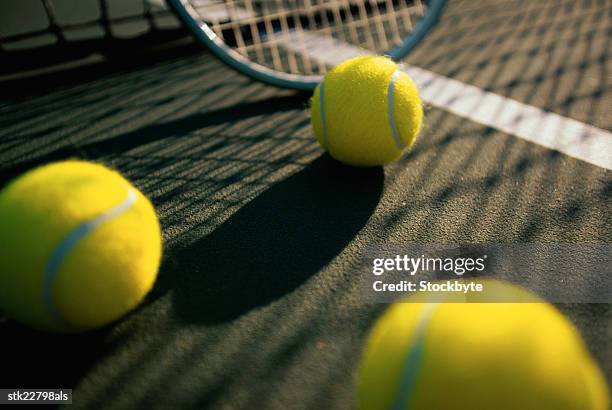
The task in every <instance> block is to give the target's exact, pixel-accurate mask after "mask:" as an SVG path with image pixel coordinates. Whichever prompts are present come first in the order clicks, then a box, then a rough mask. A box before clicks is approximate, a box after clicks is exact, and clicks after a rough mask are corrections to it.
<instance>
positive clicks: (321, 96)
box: [319, 80, 329, 151]
mask: <svg viewBox="0 0 612 410" xmlns="http://www.w3.org/2000/svg"><path fill="white" fill-rule="evenodd" d="M319 110H320V111H321V127H322V128H323V148H325V149H326V150H328V151H329V148H328V147H329V141H328V140H327V124H326V121H325V80H323V81H322V82H321V86H320V88H319Z"/></svg>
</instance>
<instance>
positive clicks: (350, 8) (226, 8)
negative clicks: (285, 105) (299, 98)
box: [191, 0, 426, 74]
mask: <svg viewBox="0 0 612 410" xmlns="http://www.w3.org/2000/svg"><path fill="white" fill-rule="evenodd" d="M191 6H192V9H193V10H195V11H196V13H197V15H198V17H199V19H200V21H202V22H204V23H206V24H208V25H209V26H210V27H211V28H212V30H213V31H214V32H215V34H216V35H217V36H218V37H219V38H220V39H221V40H222V41H223V42H224V43H225V44H227V45H228V46H229V47H231V48H233V49H234V50H235V51H237V52H238V53H240V54H242V55H243V56H245V57H247V58H248V59H249V60H251V61H254V62H256V63H258V64H261V65H264V66H268V67H270V68H272V69H274V70H278V71H283V72H288V73H295V74H321V73H324V72H325V71H326V69H327V67H326V65H325V64H324V63H323V62H321V61H319V60H317V59H316V58H312V56H311V54H312V53H308V52H297V51H296V50H304V51H305V50H307V49H308V47H309V46H312V45H313V35H314V36H323V37H329V38H332V39H335V40H338V41H342V42H344V43H347V44H350V45H353V46H356V47H360V48H363V49H366V50H368V51H370V52H374V53H384V52H386V51H388V50H389V49H391V48H393V47H395V46H398V45H400V44H401V43H402V41H403V39H404V38H405V37H406V36H407V35H408V34H410V32H411V31H412V30H413V29H414V26H415V23H416V22H418V20H419V19H420V18H422V16H423V15H424V14H425V12H426V2H424V1H423V0H300V1H295V0H294V1H291V0H226V1H220V0H192V2H191Z"/></svg>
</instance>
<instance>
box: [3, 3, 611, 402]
mask: <svg viewBox="0 0 612 410" xmlns="http://www.w3.org/2000/svg"><path fill="white" fill-rule="evenodd" d="M524 3H530V2H511V1H508V0H495V1H490V2H486V3H484V4H483V5H481V6H479V7H476V6H472V5H471V4H472V2H470V1H468V0H465V1H451V2H449V4H448V6H447V7H446V9H445V11H444V14H443V16H442V18H441V21H440V23H439V24H438V25H437V26H436V27H435V28H434V29H433V30H432V32H431V33H430V35H429V36H428V37H427V38H426V39H425V40H424V41H423V42H422V43H421V44H419V46H418V47H417V48H416V49H415V51H414V52H413V53H411V54H410V55H409V57H408V58H407V59H406V62H408V63H409V64H411V65H414V66H418V67H420V68H423V69H426V70H429V71H432V72H435V73H437V74H439V75H441V76H444V77H447V78H452V79H456V80H459V81H461V82H463V83H466V84H471V85H474V86H477V87H479V88H481V89H484V90H487V91H490V92H493V93H496V94H499V95H503V96H505V97H508V98H512V99H514V100H517V101H520V102H522V103H525V104H528V105H531V106H535V107H538V108H540V109H543V110H546V111H550V112H554V113H557V114H560V115H563V116H565V117H569V118H573V119H575V120H578V121H580V122H583V123H586V124H590V125H593V126H595V127H598V128H600V129H603V130H608V131H609V130H610V129H611V128H612V116H611V114H610V107H612V87H611V85H610V72H611V71H612V53H611V51H610V50H612V47H610V39H611V38H612V36H611V35H610V34H611V30H612V17H611V16H612V13H611V12H612V9H611V7H610V4H609V3H608V2H605V1H604V2H601V1H600V2H597V1H582V2H581V1H579V2H574V1H572V2H537V7H536V6H534V5H532V6H530V7H527V6H524ZM523 6H524V7H523ZM178 31H179V32H180V30H178ZM172 33H173V34H172V35H173V36H175V37H173V38H172V41H167V42H165V43H164V44H163V45H160V46H159V47H152V46H149V47H142V48H138V49H134V50H133V52H126V50H122V51H121V52H120V53H117V55H114V54H112V53H110V54H107V55H105V56H104V55H103V56H102V57H99V58H98V57H94V58H90V57H88V58H87V59H85V60H83V61H81V62H77V63H74V62H72V63H70V64H66V65H64V66H62V68H61V69H57V70H46V69H42V70H39V71H36V72H34V73H33V74H32V73H23V72H19V71H17V74H11V75H9V74H7V73H5V72H3V77H0V78H2V81H1V82H0V159H1V161H0V186H4V185H5V184H6V183H7V182H8V181H9V180H11V179H12V178H13V177H15V176H17V175H19V174H20V173H22V172H24V171H26V170H28V169H30V168H32V167H34V166H36V165H39V164H42V163H46V162H50V161H53V160H61V159H66V158H82V159H89V160H93V161H100V162H103V163H105V164H108V165H110V166H113V167H116V168H117V169H119V170H120V171H122V173H124V175H125V176H126V177H128V178H129V179H130V180H132V181H133V182H134V183H135V185H136V186H137V187H138V188H139V189H141V190H142V191H143V192H144V193H145V194H147V195H148V196H149V197H150V198H151V200H152V202H153V203H154V205H155V207H156V209H157V211H158V214H159V217H160V220H161V223H162V226H163V237H164V257H163V263H162V268H161V271H160V275H159V279H158V282H157V283H156V285H155V288H154V289H153V291H152V292H151V293H150V294H149V295H148V297H147V299H146V301H145V302H144V303H143V304H142V306H140V307H139V308H138V309H137V310H135V311H134V312H133V313H131V314H129V315H128V316H127V317H126V318H125V319H123V320H121V321H119V322H117V323H115V324H113V325H111V326H109V327H107V328H104V329H101V330H98V331H94V332H89V333H86V334H82V335H70V336H66V335H50V334H42V333H38V332H35V331H31V330H28V329H25V328H23V327H21V326H20V325H18V324H16V323H14V322H12V321H9V320H2V321H0V340H1V346H2V348H1V349H0V363H1V365H0V368H1V369H2V372H1V374H2V375H1V376H0V385H2V386H6V387H21V388H26V387H30V388H51V387H53V388H55V387H64V388H73V389H74V400H73V404H72V407H70V408H74V409H133V408H142V409H162V408H164V409H165V408H175V409H179V408H194V409H203V408H212V409H242V408H249V409H349V408H352V407H353V406H354V376H355V370H356V368H357V365H358V361H359V357H360V353H361V349H362V344H363V342H364V340H365V337H366V335H367V332H368V330H369V328H370V326H371V325H372V323H373V321H374V320H375V319H376V317H377V316H378V315H379V314H380V313H381V312H382V310H383V309H384V308H385V306H384V305H371V304H367V303H365V302H364V301H363V300H362V297H361V294H360V289H359V287H358V281H357V279H356V277H357V275H358V274H359V272H361V270H362V269H363V266H362V264H363V263H365V262H364V260H363V258H362V256H363V252H364V249H365V248H366V247H367V246H370V245H372V244H378V245H381V246H385V245H391V244H402V243H409V242H414V243H506V242H507V243H514V242H564V243H574V242H606V243H609V242H612V224H611V215H612V208H611V203H612V202H611V199H612V198H611V196H612V174H611V171H610V170H607V169H604V168H601V167H597V166H595V165H591V164H589V163H587V162H584V161H581V160H578V159H575V158H572V157H570V156H568V155H565V154H563V153H561V152H558V151H554V150H550V149H547V148H545V147H542V146H539V145H537V144H534V143H531V142H528V141H524V140H522V139H519V138H517V137H515V136H512V135H508V134H505V133H504V132H502V131H499V130H497V129H495V128H493V127H487V126H484V125H480V124H478V123H475V122H472V121H470V120H468V119H465V118H462V117H459V116H456V115H454V114H452V113H449V112H448V111H445V110H443V109H441V108H437V107H435V106H430V105H427V106H426V114H425V115H426V116H425V127H424V130H423V131H422V133H421V135H420V138H419V141H418V142H417V144H416V145H415V146H414V148H413V149H412V150H411V151H410V152H409V153H407V154H406V155H404V156H403V157H402V158H401V159H400V160H399V161H397V162H395V163H393V164H391V165H388V166H386V167H384V168H371V169H355V168H348V167H345V166H342V165H340V164H338V163H336V162H335V161H333V160H332V159H331V158H329V157H328V156H327V155H326V154H324V153H323V151H322V150H321V148H320V147H319V146H318V144H317V143H316V141H315V139H314V137H313V133H312V129H311V126H310V120H309V110H308V104H309V98H310V95H309V94H308V93H299V92H293V91H288V90H281V89H277V88H274V87H270V86H266V85H263V84H260V83H257V82H253V81H252V80H250V79H248V78H246V77H244V76H242V75H240V74H238V73H236V72H235V71H233V70H231V69H230V68H228V67H226V66H225V65H223V64H222V63H220V62H219V61H218V60H217V59H215V58H214V57H213V56H211V55H210V54H209V53H208V52H206V51H205V50H203V49H202V48H201V47H200V46H199V45H197V44H195V43H193V42H192V40H191V39H190V37H189V36H187V35H186V34H185V33H179V34H176V33H175V32H172ZM138 47H140V45H138ZM3 57H4V56H3ZM9 57H10V55H9ZM79 61H80V60H79ZM610 155H612V152H611V153H610ZM585 280H588V278H585ZM558 307H559V309H560V310H561V311H563V312H564V313H565V314H566V315H567V316H568V317H569V318H570V320H571V321H572V322H573V323H574V324H575V325H576V326H577V327H578V328H579V329H580V331H581V333H582V334H583V336H584V338H585V340H586V342H587V344H588V347H589V349H590V350H591V352H592V353H593V355H594V356H595V357H596V359H597V361H598V363H599V364H600V366H601V367H602V368H603V370H604V372H605V374H606V376H607V377H608V380H612V309H611V308H610V305H609V304H560V305H558ZM550 342H551V343H555V341H554V340H551V341H550Z"/></svg>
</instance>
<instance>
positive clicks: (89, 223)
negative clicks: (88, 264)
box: [43, 188, 138, 326]
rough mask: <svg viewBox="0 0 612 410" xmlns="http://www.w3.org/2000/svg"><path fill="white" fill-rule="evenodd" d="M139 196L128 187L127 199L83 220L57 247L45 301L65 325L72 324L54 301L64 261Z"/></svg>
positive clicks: (46, 281) (45, 283) (50, 262)
mask: <svg viewBox="0 0 612 410" xmlns="http://www.w3.org/2000/svg"><path fill="white" fill-rule="evenodd" d="M137 198H138V196H137V195H136V192H135V191H134V190H133V189H129V188H128V193H127V197H126V199H125V200H124V201H123V202H121V203H119V204H118V205H116V206H114V207H112V208H110V209H109V210H107V211H106V212H104V213H102V214H101V215H98V216H97V217H95V218H93V219H89V220H86V221H84V222H81V223H80V224H79V225H77V226H76V228H74V229H73V230H72V231H70V232H69V233H68V235H66V237H65V238H64V239H63V240H62V241H61V242H60V243H59V244H58V245H57V246H56V247H55V249H54V250H53V252H52V253H51V256H50V257H49V259H48V261H47V264H46V265H45V272H44V280H43V303H44V305H45V307H46V310H47V312H48V313H49V315H50V316H51V317H52V318H53V319H54V320H56V321H57V322H59V323H62V324H63V325H68V326H69V325H70V324H69V321H68V320H67V319H66V318H65V317H64V315H62V313H61V312H60V311H59V309H57V308H56V306H55V304H54V303H53V285H54V284H55V279H56V277H57V274H58V272H59V270H60V267H61V264H62V262H63V261H64V260H65V258H66V256H68V254H69V253H70V251H71V250H72V249H73V248H74V247H75V246H76V245H77V244H78V243H79V242H80V241H81V240H82V239H83V238H85V237H86V236H87V235H88V234H89V233H90V232H92V231H93V230H94V229H96V228H97V227H98V226H100V225H102V224H103V223H104V222H107V221H109V220H111V219H113V218H116V217H118V216H120V215H121V214H123V213H124V212H126V211H127V210H128V209H130V208H131V207H132V206H133V205H134V204H135V203H136V200H137Z"/></svg>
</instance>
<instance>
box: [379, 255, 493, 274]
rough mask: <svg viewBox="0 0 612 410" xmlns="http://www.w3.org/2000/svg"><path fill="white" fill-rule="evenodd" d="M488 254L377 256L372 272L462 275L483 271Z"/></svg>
mask: <svg viewBox="0 0 612 410" xmlns="http://www.w3.org/2000/svg"><path fill="white" fill-rule="evenodd" d="M486 260H487V255H482V256H481V257H477V258H476V257H457V258H451V257H447V258H441V257H426V256H425V255H421V256H419V257H417V258H414V257H410V256H408V255H396V256H395V257H394V258H375V259H374V260H373V262H372V273H373V274H374V275H376V276H380V275H382V274H384V273H386V272H405V273H406V274H409V275H411V276H414V275H416V274H417V273H418V272H437V273H440V272H444V273H454V274H455V275H458V276H462V275H463V274H465V273H481V272H483V271H484V270H485V269H486V265H485V262H486Z"/></svg>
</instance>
